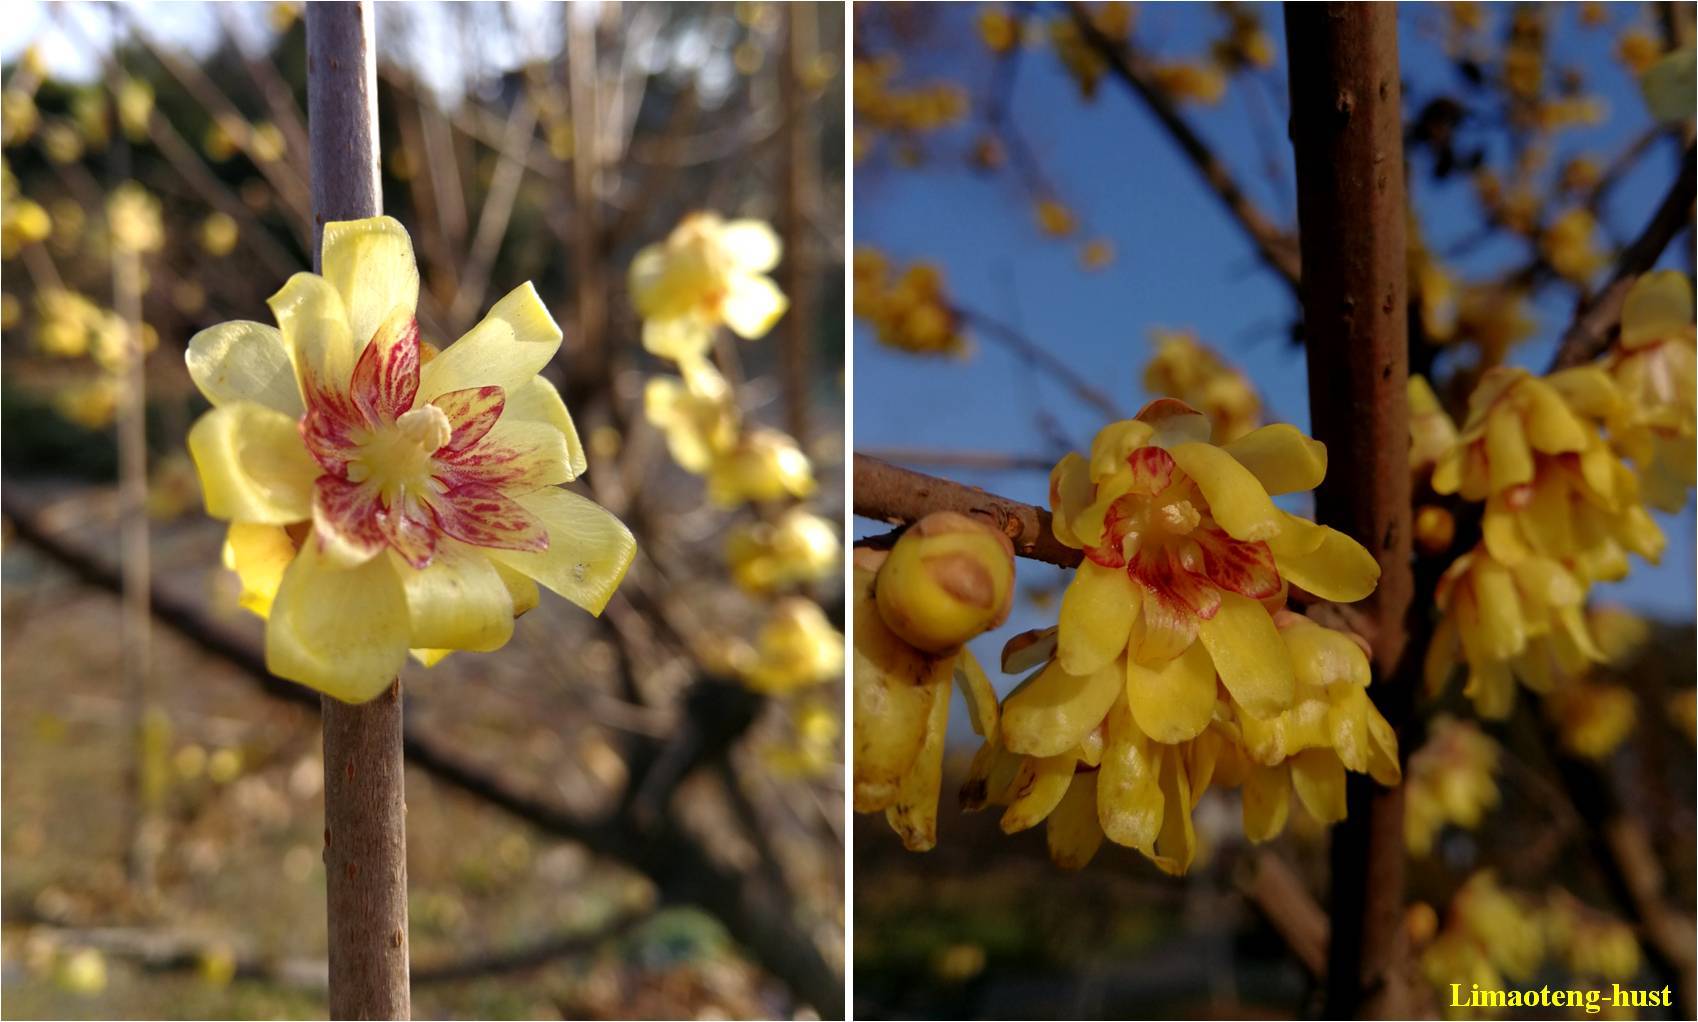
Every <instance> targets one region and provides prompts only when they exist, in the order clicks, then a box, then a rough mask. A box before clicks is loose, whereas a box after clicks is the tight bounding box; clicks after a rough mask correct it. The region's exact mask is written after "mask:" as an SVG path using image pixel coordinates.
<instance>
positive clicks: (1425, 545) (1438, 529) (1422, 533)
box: [1415, 504, 1456, 554]
mask: <svg viewBox="0 0 1698 1022" xmlns="http://www.w3.org/2000/svg"><path fill="white" fill-rule="evenodd" d="M1455 539H1456V518H1455V516H1453V515H1452V514H1451V513H1450V512H1449V511H1448V510H1446V509H1445V508H1442V507H1439V506H1438V505H1437V504H1427V505H1424V506H1422V507H1421V508H1420V509H1418V510H1417V511H1416V512H1415V545H1416V546H1417V547H1419V548H1420V550H1421V552H1422V553H1424V554H1441V553H1444V552H1445V551H1446V550H1449V549H1450V544H1451V543H1452V542H1453V541H1455Z"/></svg>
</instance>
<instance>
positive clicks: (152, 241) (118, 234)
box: [106, 181, 165, 252]
mask: <svg viewBox="0 0 1698 1022" xmlns="http://www.w3.org/2000/svg"><path fill="white" fill-rule="evenodd" d="M106 225H107V229H108V230H110V231H111V232H112V244H113V245H115V246H116V247H118V248H120V249H124V250H126V251H129V252H154V251H157V250H158V249H159V247H160V246H162V245H164V244H165V224H164V220H163V219H162V218H161V216H160V210H159V200H158V199H156V198H154V197H153V196H152V195H149V194H148V192H147V189H145V188H143V187H142V186H141V185H139V184H137V183H135V182H134V181H125V182H124V183H123V184H121V185H119V186H118V187H117V188H115V189H113V191H112V194H111V195H110V196H108V197H107V200H106Z"/></svg>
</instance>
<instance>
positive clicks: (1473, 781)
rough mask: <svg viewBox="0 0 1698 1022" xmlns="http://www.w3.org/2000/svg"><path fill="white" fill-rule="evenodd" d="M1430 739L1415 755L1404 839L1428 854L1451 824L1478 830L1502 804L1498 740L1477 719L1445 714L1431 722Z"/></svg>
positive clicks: (1406, 797) (1406, 791) (1414, 851)
mask: <svg viewBox="0 0 1698 1022" xmlns="http://www.w3.org/2000/svg"><path fill="white" fill-rule="evenodd" d="M1428 728H1429V730H1428V735H1427V743H1426V744H1425V745H1423V746H1421V748H1420V749H1419V750H1417V751H1416V752H1415V754H1414V755H1412V756H1410V757H1409V776H1408V780H1406V781H1405V782H1404V790H1403V799H1404V809H1403V843H1404V846H1405V847H1407V848H1408V849H1409V851H1410V852H1411V853H1412V854H1415V855H1428V854H1431V852H1432V850H1433V842H1434V840H1435V839H1436V838H1437V837H1438V835H1439V832H1440V831H1441V830H1443V829H1444V828H1445V827H1447V826H1454V827H1461V828H1463V829H1465V830H1473V829H1474V828H1476V827H1478V826H1479V825H1480V821H1481V820H1483V819H1484V818H1485V815H1486V813H1487V812H1489V811H1490V810H1492V809H1495V808H1497V804H1498V797H1499V794H1498V784H1497V770H1498V754H1499V749H1498V744H1497V742H1495V741H1493V740H1492V739H1491V738H1490V737H1489V736H1488V735H1486V733H1485V732H1483V731H1481V730H1480V728H1479V726H1478V725H1476V724H1474V723H1473V722H1471V721H1465V720H1457V719H1455V718H1453V717H1450V716H1448V715H1445V714H1440V715H1439V716H1437V717H1434V718H1433V719H1432V721H1431V722H1430V723H1429V725H1428Z"/></svg>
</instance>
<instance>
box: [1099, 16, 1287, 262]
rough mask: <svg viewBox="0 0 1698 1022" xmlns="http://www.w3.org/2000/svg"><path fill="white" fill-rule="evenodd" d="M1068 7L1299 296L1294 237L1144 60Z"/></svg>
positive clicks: (1111, 66) (1264, 259)
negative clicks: (1264, 207)
mask: <svg viewBox="0 0 1698 1022" xmlns="http://www.w3.org/2000/svg"><path fill="white" fill-rule="evenodd" d="M1068 9H1069V12H1070V13H1071V14H1072V16H1073V23H1074V24H1075V25H1076V26H1078V29H1079V33H1080V35H1081V36H1082V37H1083V38H1084V40H1085V41H1086V42H1087V43H1089V44H1090V46H1091V48H1092V49H1094V50H1096V51H1097V53H1098V55H1099V56H1101V57H1102V58H1103V60H1104V61H1105V62H1107V64H1108V69H1109V71H1110V72H1112V73H1113V74H1114V76H1115V77H1116V78H1118V79H1119V80H1120V81H1122V82H1123V83H1125V84H1126V85H1127V87H1129V88H1130V89H1131V90H1132V92H1133V93H1134V94H1135V95H1136V96H1137V97H1138V98H1139V99H1140V100H1142V101H1143V102H1144V105H1145V106H1147V107H1149V110H1150V113H1152V114H1154V115H1155V118H1156V120H1157V121H1158V122H1160V123H1161V126H1162V127H1163V128H1165V129H1166V130H1167V133H1168V135H1170V136H1171V137H1172V138H1173V141H1174V143H1175V144H1176V145H1178V146H1179V150H1180V152H1181V153H1183V154H1184V155H1185V158H1186V159H1187V160H1189V161H1190V162H1191V165H1192V167H1194V168H1195V169H1196V171H1197V173H1198V174H1200V175H1202V178H1203V183H1204V184H1205V185H1207V186H1208V188H1209V190H1210V191H1211V192H1213V193H1214V195H1215V197H1216V198H1217V199H1219V200H1220V201H1221V204H1222V205H1224V206H1225V207H1226V211H1227V213H1228V214H1230V215H1231V216H1232V218H1233V219H1234V220H1235V221H1237V223H1238V226H1239V227H1240V228H1241V229H1242V230H1243V231H1244V233H1245V234H1246V235H1248V236H1249V239H1250V243H1251V244H1252V245H1254V246H1255V248H1256V254H1257V255H1258V256H1260V257H1261V260H1262V262H1264V263H1266V264H1267V266H1268V268H1269V269H1271V270H1273V271H1274V272H1275V273H1277V274H1279V276H1280V278H1281V279H1282V280H1284V281H1285V282H1286V283H1287V284H1288V285H1290V287H1291V289H1292V291H1293V292H1296V290H1297V284H1298V276H1299V273H1300V271H1301V267H1300V264H1299V261H1298V257H1297V244H1296V243H1295V242H1294V241H1293V239H1292V238H1291V237H1290V236H1289V235H1288V234H1287V232H1285V231H1283V230H1281V229H1280V227H1279V225H1277V224H1275V223H1274V222H1273V220H1271V219H1270V218H1269V217H1268V216H1267V214H1265V213H1263V212H1262V211H1261V209H1260V208H1259V207H1258V206H1257V205H1256V204H1255V202H1254V201H1253V200H1252V199H1251V198H1250V197H1249V196H1248V195H1246V194H1245V193H1244V189H1243V188H1242V187H1240V186H1239V184H1238V182H1237V180H1236V179H1234V178H1233V176H1232V172H1231V171H1230V170H1229V169H1227V166H1226V164H1225V163H1224V162H1223V161H1222V160H1221V158H1220V157H1219V156H1217V155H1216V154H1215V151H1214V150H1213V149H1212V148H1210V146H1209V144H1208V143H1207V142H1205V141H1204V140H1203V137H1202V135H1200V134H1198V132H1197V129H1196V128H1194V127H1192V125H1191V122H1190V121H1188V120H1186V119H1185V115H1184V114H1182V113H1180V112H1179V108H1178V107H1176V106H1174V104H1173V101H1172V100H1171V99H1169V98H1168V96H1167V94H1166V93H1164V92H1163V91H1162V90H1161V89H1160V88H1159V87H1157V85H1156V84H1155V81H1154V79H1153V78H1152V77H1151V75H1150V73H1149V69H1148V68H1147V67H1145V65H1144V63H1143V61H1142V59H1141V58H1140V57H1139V56H1138V55H1137V54H1135V53H1133V52H1131V51H1130V49H1129V48H1127V47H1124V46H1121V45H1120V44H1118V43H1116V42H1115V41H1114V40H1112V39H1110V38H1109V37H1108V36H1106V35H1104V34H1103V32H1102V30H1101V29H1099V28H1097V26H1096V23H1095V22H1093V21H1092V20H1091V15H1090V12H1089V10H1087V9H1086V7H1085V6H1084V5H1083V4H1080V3H1073V4H1069V5H1068Z"/></svg>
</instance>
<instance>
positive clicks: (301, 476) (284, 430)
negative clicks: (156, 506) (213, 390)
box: [189, 401, 319, 525]
mask: <svg viewBox="0 0 1698 1022" xmlns="http://www.w3.org/2000/svg"><path fill="white" fill-rule="evenodd" d="M189 454H190V456H191V457H193V459H194V463H195V470H196V472H197V473H198V474H199V476H200V488H201V494H202V495H203V496H204V497H205V499H206V513H207V514H209V515H211V516H212V517H214V518H223V519H228V520H234V521H242V522H257V523H261V524H266V525H288V524H289V523H291V522H300V521H305V520H306V519H308V518H310V517H312V487H313V480H315V479H317V478H318V475H319V466H318V463H317V462H315V461H314V460H313V459H312V455H310V454H308V453H307V449H306V446H305V445H304V444H302V443H301V434H300V431H299V430H298V429H297V428H296V424H295V420H294V419H292V418H290V417H289V416H287V415H284V414H283V413H282V412H278V411H273V410H272V409H270V408H266V407H265V406H263V405H257V404H254V403H252V402H249V401H235V402H232V403H230V404H227V405H223V406H221V407H218V408H214V409H212V410H211V411H210V412H207V413H206V414H205V415H203V416H201V417H200V419H199V421H197V422H196V423H195V424H194V427H193V428H192V429H190V430H189Z"/></svg>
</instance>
